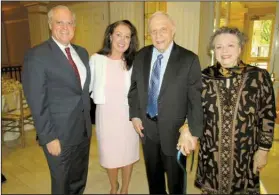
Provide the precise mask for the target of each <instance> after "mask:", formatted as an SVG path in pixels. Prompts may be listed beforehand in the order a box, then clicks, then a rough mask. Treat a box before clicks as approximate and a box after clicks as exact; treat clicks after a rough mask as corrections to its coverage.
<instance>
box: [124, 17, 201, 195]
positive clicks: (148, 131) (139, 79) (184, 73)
mask: <svg viewBox="0 0 279 195" xmlns="http://www.w3.org/2000/svg"><path fill="white" fill-rule="evenodd" d="M149 32H150V35H151V38H152V43H153V45H150V46H146V47H144V48H143V49H141V50H140V51H139V52H138V54H137V56H136V58H135V60H134V65H133V72H132V79H131V87H130V91H129V95H128V97H129V105H130V118H131V120H132V122H133V125H134V128H135V130H136V131H137V132H138V133H139V135H140V136H141V138H142V143H143V153H144V159H145V165H146V172H147V179H148V184H149V191H150V193H151V194H166V186H165V174H164V173H166V174H167V180H168V189H169V193H170V194H183V185H184V183H183V182H184V179H183V176H184V175H183V171H182V169H180V167H179V166H178V164H177V162H176V154H177V148H178V149H180V150H181V151H182V152H183V154H185V155H188V154H189V153H190V151H192V150H194V149H195V147H196V144H197V139H198V138H199V137H200V136H201V134H202V124H203V112H202V103H201V69H200V64H199V59H198V56H197V55H196V54H194V53H193V52H191V51H189V50H187V49H185V48H182V47H180V46H179V45H177V44H176V43H175V42H174V41H173V38H174V34H175V25H174V22H173V21H172V19H171V18H170V17H169V16H168V15H167V14H165V13H162V12H156V13H154V14H153V15H152V16H151V18H150V19H149ZM187 119H188V123H189V127H190V129H189V128H187V125H186V124H184V123H185V121H187ZM182 126H183V128H181V127H182ZM179 129H181V131H180V133H179ZM184 160H185V158H184ZM184 162H185V161H184Z"/></svg>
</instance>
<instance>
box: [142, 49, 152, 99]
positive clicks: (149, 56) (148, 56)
mask: <svg viewBox="0 0 279 195" xmlns="http://www.w3.org/2000/svg"><path fill="white" fill-rule="evenodd" d="M152 49H153V46H150V47H149V48H148V50H147V51H146V54H145V57H144V62H143V76H144V78H143V79H144V89H145V92H146V95H148V86H149V76H150V71H151V70H150V68H151V59H152Z"/></svg>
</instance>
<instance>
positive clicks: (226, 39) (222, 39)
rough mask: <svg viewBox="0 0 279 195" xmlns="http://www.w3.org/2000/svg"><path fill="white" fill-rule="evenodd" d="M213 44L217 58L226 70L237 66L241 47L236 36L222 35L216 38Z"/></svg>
mask: <svg viewBox="0 0 279 195" xmlns="http://www.w3.org/2000/svg"><path fill="white" fill-rule="evenodd" d="M213 43H214V52H215V58H216V59H217V61H218V62H219V63H220V64H221V65H222V66H223V67H224V68H230V67H233V66H235V65H237V62H238V59H239V56H240V53H241V47H240V45H239V40H238V38H237V36H236V35H233V34H228V33H224V34H220V35H218V36H216V37H215V40H214V42H213Z"/></svg>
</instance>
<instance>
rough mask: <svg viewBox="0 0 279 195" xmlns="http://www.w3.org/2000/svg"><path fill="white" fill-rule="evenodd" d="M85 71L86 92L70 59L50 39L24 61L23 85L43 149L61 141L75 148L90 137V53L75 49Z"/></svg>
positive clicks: (28, 54) (31, 52) (79, 48)
mask: <svg viewBox="0 0 279 195" xmlns="http://www.w3.org/2000/svg"><path fill="white" fill-rule="evenodd" d="M72 46H73V47H74V49H75V50H76V52H77V53H78V55H79V57H80V59H81V60H82V62H83V64H84V65H85V67H86V70H87V75H86V81H85V84H84V87H83V89H82V88H81V86H80V83H79V82H80V81H79V80H78V78H77V76H76V75H75V72H74V70H73V68H72V66H71V64H70V63H69V61H68V59H67V57H66V56H65V55H64V53H63V52H62V51H61V49H60V48H59V47H58V45H57V44H56V43H55V42H54V41H53V40H52V38H50V39H49V40H47V41H45V42H43V43H42V44H40V45H38V46H36V47H34V48H32V49H30V50H28V52H27V53H26V55H25V58H24V65H23V73H22V84H23V90H24V94H25V96H26V99H27V103H28V105H29V107H30V109H31V112H32V116H33V119H34V122H35V128H36V131H37V134H38V137H39V143H40V145H45V144H47V143H48V142H50V141H52V140H54V139H56V138H58V139H59V140H60V142H61V144H64V145H76V144H79V143H80V142H82V140H83V139H84V134H85V133H86V132H87V136H88V137H90V136H91V133H92V130H91V129H92V125H91V120H90V100H89V83H90V68H89V56H88V52H87V51H86V50H85V49H84V48H82V47H79V46H76V45H73V44H72Z"/></svg>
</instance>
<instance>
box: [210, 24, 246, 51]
mask: <svg viewBox="0 0 279 195" xmlns="http://www.w3.org/2000/svg"><path fill="white" fill-rule="evenodd" d="M221 34H231V35H235V36H236V37H237V39H238V44H239V46H240V47H241V49H242V48H243V47H244V45H245V43H246V42H247V40H248V38H247V36H246V35H245V34H244V33H243V32H240V30H239V29H238V28H236V27H227V26H223V27H221V28H219V29H217V30H216V31H215V32H214V34H213V35H212V36H211V37H210V40H209V50H212V49H214V47H215V44H214V41H215V38H216V37H217V36H218V35H221Z"/></svg>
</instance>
